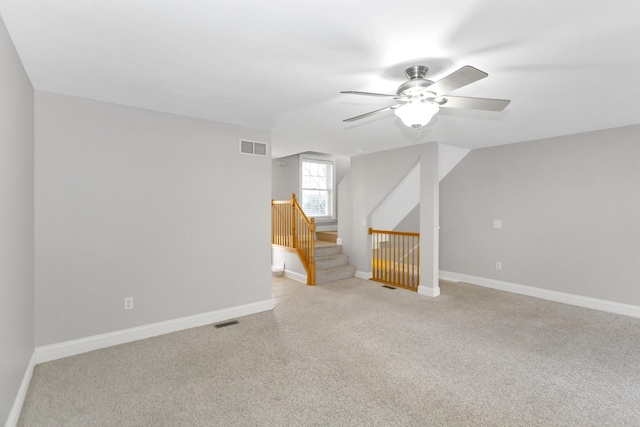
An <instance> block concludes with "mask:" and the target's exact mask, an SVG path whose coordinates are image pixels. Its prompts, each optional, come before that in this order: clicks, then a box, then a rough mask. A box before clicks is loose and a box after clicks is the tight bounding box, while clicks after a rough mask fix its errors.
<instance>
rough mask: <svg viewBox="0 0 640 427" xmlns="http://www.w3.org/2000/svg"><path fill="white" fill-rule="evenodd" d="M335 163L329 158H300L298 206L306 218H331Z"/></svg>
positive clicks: (332, 212) (332, 213) (332, 215)
mask: <svg viewBox="0 0 640 427" xmlns="http://www.w3.org/2000/svg"><path fill="white" fill-rule="evenodd" d="M334 182H335V162H334V160H333V159H331V158H325V157H310V156H301V158H300V195H301V197H300V205H301V206H302V210H303V211H304V213H305V214H306V215H307V216H308V217H313V218H333V217H334V204H335V202H334V195H335V188H334V185H335V184H334Z"/></svg>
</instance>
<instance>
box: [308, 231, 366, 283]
mask: <svg viewBox="0 0 640 427" xmlns="http://www.w3.org/2000/svg"><path fill="white" fill-rule="evenodd" d="M314 248H315V249H314V251H315V262H316V283H324V282H332V281H334V280H341V279H348V278H350V277H353V276H355V274H356V268H355V267H354V266H352V265H349V256H348V255H345V254H343V253H342V245H337V244H335V243H330V242H325V241H322V240H316V241H315V245H314Z"/></svg>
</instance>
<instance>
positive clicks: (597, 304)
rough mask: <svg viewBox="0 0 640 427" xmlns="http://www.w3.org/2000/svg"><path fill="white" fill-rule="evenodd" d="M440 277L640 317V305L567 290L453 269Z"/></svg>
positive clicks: (442, 272) (441, 273) (442, 273)
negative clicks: (489, 277)
mask: <svg viewBox="0 0 640 427" xmlns="http://www.w3.org/2000/svg"><path fill="white" fill-rule="evenodd" d="M440 279H441V280H447V281H449V282H465V283H470V284H472V285H478V286H484V287H486V288H492V289H498V290H501V291H507V292H513V293H516V294H521V295H528V296H531V297H536V298H542V299H546V300H550V301H556V302H562V303H565V304H571V305H577V306H579V307H586V308H593V309H595V310H601V311H607V312H609V313H616V314H624V315H625V316H632V317H640V306H637V305H631V304H623V303H619V302H614V301H607V300H603V299H598V298H590V297H584V296H581V295H575V294H569V293H565V292H558V291H551V290H548V289H542V288H536V287H533V286H526V285H519V284H517V283H510V282H503V281H500V280H494V279H487V278H484V277H478V276H471V275H469V274H462V273H453V272H451V271H444V270H440Z"/></svg>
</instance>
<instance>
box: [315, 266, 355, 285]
mask: <svg viewBox="0 0 640 427" xmlns="http://www.w3.org/2000/svg"><path fill="white" fill-rule="evenodd" d="M355 274H356V268H355V267H354V266H352V265H345V266H344V267H340V268H338V269H335V270H331V271H322V270H320V271H316V283H325V282H333V281H335V280H342V279H349V278H351V277H353V276H355Z"/></svg>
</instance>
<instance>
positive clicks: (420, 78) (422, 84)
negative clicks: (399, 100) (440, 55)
mask: <svg viewBox="0 0 640 427" xmlns="http://www.w3.org/2000/svg"><path fill="white" fill-rule="evenodd" d="M427 71H429V68H428V67H425V66H424V65H416V66H413V67H409V68H407V69H406V70H405V72H404V73H405V75H406V76H407V77H408V78H409V80H408V81H406V82H404V83H402V84H401V85H400V86H398V90H397V91H396V94H397V95H399V96H407V97H410V98H434V97H435V96H436V94H435V92H431V91H429V90H428V89H427V88H428V87H429V86H431V85H432V84H433V81H431V80H427V79H425V78H424V76H425V75H426V74H427Z"/></svg>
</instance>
